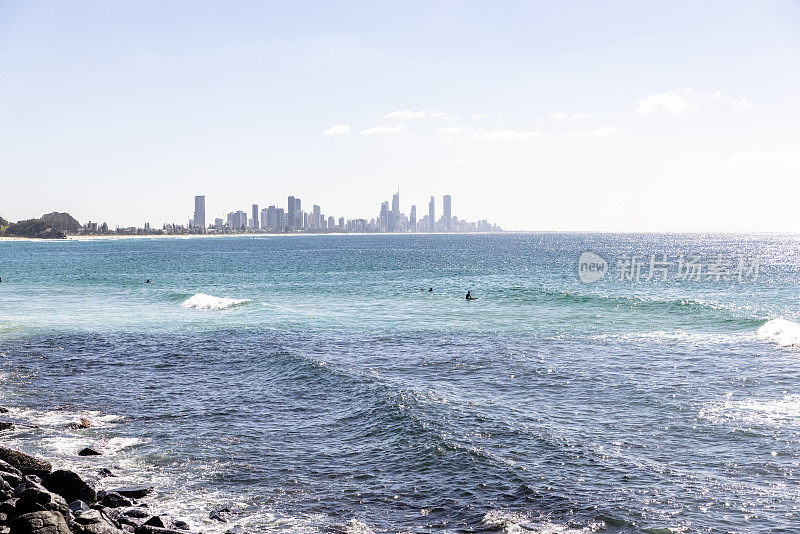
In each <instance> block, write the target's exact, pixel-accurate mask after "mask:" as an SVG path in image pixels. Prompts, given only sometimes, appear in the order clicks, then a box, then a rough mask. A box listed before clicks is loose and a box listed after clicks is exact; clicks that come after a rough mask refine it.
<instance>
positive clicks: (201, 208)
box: [194, 195, 206, 232]
mask: <svg viewBox="0 0 800 534" xmlns="http://www.w3.org/2000/svg"><path fill="white" fill-rule="evenodd" d="M194 226H195V228H200V231H202V232H205V231H206V196H205V195H197V196H196V197H194Z"/></svg>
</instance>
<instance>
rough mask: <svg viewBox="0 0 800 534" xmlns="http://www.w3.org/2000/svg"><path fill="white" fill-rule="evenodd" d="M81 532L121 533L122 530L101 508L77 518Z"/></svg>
mask: <svg viewBox="0 0 800 534" xmlns="http://www.w3.org/2000/svg"><path fill="white" fill-rule="evenodd" d="M75 523H77V529H76V530H77V532H78V533H79V534H121V532H122V530H120V528H119V527H118V526H117V525H115V524H114V521H113V520H112V519H111V518H109V517H108V516H107V515H106V514H104V513H103V512H102V511H101V510H89V511H87V512H84V513H82V514H80V515H79V516H77V517H76V518H75Z"/></svg>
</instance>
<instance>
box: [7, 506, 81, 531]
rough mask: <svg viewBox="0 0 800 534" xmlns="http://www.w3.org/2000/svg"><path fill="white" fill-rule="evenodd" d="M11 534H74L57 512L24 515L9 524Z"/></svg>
mask: <svg viewBox="0 0 800 534" xmlns="http://www.w3.org/2000/svg"><path fill="white" fill-rule="evenodd" d="M9 527H10V528H11V534H72V533H71V532H70V531H69V527H67V522H66V521H65V520H64V517H63V516H62V515H61V514H59V513H56V512H46V511H42V512H32V513H30V514H23V515H21V516H19V517H17V518H16V519H14V520H12V521H11V522H10V523H9Z"/></svg>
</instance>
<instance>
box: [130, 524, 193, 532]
mask: <svg viewBox="0 0 800 534" xmlns="http://www.w3.org/2000/svg"><path fill="white" fill-rule="evenodd" d="M134 532H135V534H186V531H185V530H177V529H173V528H161V527H154V526H152V525H142V526H140V527H138V528H137V529H136V530H135V531H134Z"/></svg>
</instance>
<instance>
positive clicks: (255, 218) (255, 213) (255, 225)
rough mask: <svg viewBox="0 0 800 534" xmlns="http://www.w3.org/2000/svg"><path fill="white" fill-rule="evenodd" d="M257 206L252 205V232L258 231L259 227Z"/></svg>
mask: <svg viewBox="0 0 800 534" xmlns="http://www.w3.org/2000/svg"><path fill="white" fill-rule="evenodd" d="M258 221H259V219H258V204H253V230H258V229H259V228H261V225H260V224H258Z"/></svg>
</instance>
